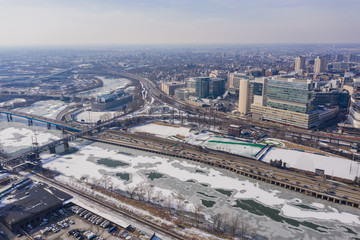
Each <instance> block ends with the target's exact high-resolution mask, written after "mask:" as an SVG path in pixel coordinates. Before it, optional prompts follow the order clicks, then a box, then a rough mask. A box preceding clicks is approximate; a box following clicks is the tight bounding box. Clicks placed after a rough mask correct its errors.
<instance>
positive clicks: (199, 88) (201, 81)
mask: <svg viewBox="0 0 360 240" xmlns="http://www.w3.org/2000/svg"><path fill="white" fill-rule="evenodd" d="M195 80H196V90H195V91H196V97H198V98H207V97H208V96H209V95H210V78H208V77H197V78H196V79H195Z"/></svg>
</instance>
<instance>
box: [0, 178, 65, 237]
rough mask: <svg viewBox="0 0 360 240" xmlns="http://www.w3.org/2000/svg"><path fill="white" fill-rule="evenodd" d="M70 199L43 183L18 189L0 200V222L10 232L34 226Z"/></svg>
mask: <svg viewBox="0 0 360 240" xmlns="http://www.w3.org/2000/svg"><path fill="white" fill-rule="evenodd" d="M71 198H72V196H71V195H69V194H67V193H64V192H62V191H60V190H58V189H56V188H53V187H49V186H48V185H46V184H43V183H39V184H35V185H32V186H28V187H26V188H25V189H20V190H19V189H18V190H15V193H11V195H8V196H6V197H4V198H3V199H2V200H1V203H2V204H1V205H2V207H1V208H0V221H2V222H3V223H4V224H5V225H6V226H7V227H8V228H9V229H10V230H11V231H14V230H17V229H18V228H19V227H22V226H25V225H28V224H31V225H33V226H34V225H36V224H39V223H41V222H42V219H43V218H45V217H46V216H47V215H48V214H49V213H51V212H53V211H55V210H57V209H59V208H61V207H62V206H63V204H64V203H65V202H66V201H68V200H70V199H71Z"/></svg>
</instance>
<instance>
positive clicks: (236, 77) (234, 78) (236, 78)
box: [228, 72, 254, 96]
mask: <svg viewBox="0 0 360 240" xmlns="http://www.w3.org/2000/svg"><path fill="white" fill-rule="evenodd" d="M241 79H254V77H253V76H251V75H250V74H249V73H238V72H233V73H229V76H228V81H229V86H228V91H229V92H230V93H231V94H234V95H237V96H238V95H239V87H240V80H241Z"/></svg>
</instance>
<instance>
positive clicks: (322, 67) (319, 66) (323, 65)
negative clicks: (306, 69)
mask: <svg viewBox="0 0 360 240" xmlns="http://www.w3.org/2000/svg"><path fill="white" fill-rule="evenodd" d="M326 71H327V57H317V58H315V63H314V73H316V74H317V73H323V72H326Z"/></svg>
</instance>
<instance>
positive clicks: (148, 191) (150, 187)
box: [144, 184, 154, 202]
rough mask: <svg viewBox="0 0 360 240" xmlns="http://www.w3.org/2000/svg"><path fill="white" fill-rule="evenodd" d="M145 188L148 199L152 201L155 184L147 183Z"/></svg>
mask: <svg viewBox="0 0 360 240" xmlns="http://www.w3.org/2000/svg"><path fill="white" fill-rule="evenodd" d="M144 190H145V196H146V201H148V202H150V200H151V198H152V195H153V193H154V185H152V184H145V185H144Z"/></svg>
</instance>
